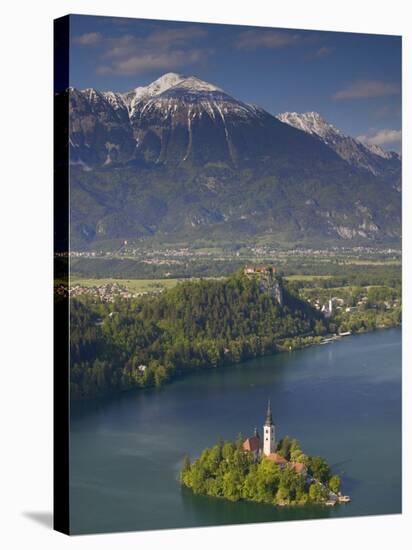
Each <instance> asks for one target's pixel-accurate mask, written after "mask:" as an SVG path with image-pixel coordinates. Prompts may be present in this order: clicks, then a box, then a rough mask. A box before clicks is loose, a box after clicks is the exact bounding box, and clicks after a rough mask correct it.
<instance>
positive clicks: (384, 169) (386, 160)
mask: <svg viewBox="0 0 412 550" xmlns="http://www.w3.org/2000/svg"><path fill="white" fill-rule="evenodd" d="M277 118H278V119H279V120H281V121H282V122H284V123H286V124H289V125H290V126H293V127H294V128H297V129H298V130H302V131H303V132H305V133H307V134H310V135H313V136H317V137H319V138H320V139H321V141H322V142H323V143H325V144H326V145H327V146H328V147H330V148H331V149H332V150H333V151H335V152H336V153H337V154H338V155H339V156H340V157H341V158H342V159H344V160H346V161H347V162H348V164H350V165H351V166H353V167H355V168H361V169H364V170H367V171H368V172H370V173H372V174H373V175H375V176H381V177H384V178H386V179H388V180H389V181H390V182H391V183H392V185H393V186H394V187H395V188H397V189H398V190H400V177H401V160H400V156H399V155H398V154H397V153H395V152H393V151H390V152H388V151H384V150H383V149H382V148H381V147H378V146H377V145H367V144H364V143H362V142H361V141H359V140H357V139H355V138H353V137H350V136H347V135H345V134H344V133H343V132H342V131H341V130H339V129H338V128H335V126H333V125H332V124H330V123H329V122H327V121H326V120H325V119H323V118H322V117H321V115H320V114H319V113H315V112H308V113H292V112H286V113H281V114H279V115H278V117H277Z"/></svg>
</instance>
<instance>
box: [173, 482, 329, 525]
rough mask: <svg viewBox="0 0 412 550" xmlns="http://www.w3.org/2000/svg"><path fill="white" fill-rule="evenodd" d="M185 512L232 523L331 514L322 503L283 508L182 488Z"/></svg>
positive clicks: (199, 521)
mask: <svg viewBox="0 0 412 550" xmlns="http://www.w3.org/2000/svg"><path fill="white" fill-rule="evenodd" d="M181 494H182V503H183V508H184V510H185V514H186V515H187V516H190V517H191V519H192V521H193V523H194V524H195V525H201V526H206V525H233V524H242V523H262V522H263V523H264V522H272V521H297V520H303V519H324V518H329V517H331V516H332V515H333V512H332V511H331V509H330V508H325V507H323V506H315V505H314V506H308V505H306V506H295V507H287V506H285V507H284V508H280V507H278V506H277V507H275V506H271V505H270V504H261V503H258V502H250V501H238V502H229V501H227V500H224V499H220V498H214V497H209V496H204V495H194V494H193V492H192V491H191V490H189V489H187V488H185V487H182V488H181Z"/></svg>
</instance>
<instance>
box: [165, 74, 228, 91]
mask: <svg viewBox="0 0 412 550" xmlns="http://www.w3.org/2000/svg"><path fill="white" fill-rule="evenodd" d="M170 89H179V90H180V89H182V90H188V91H190V92H223V90H222V89H221V88H218V87H217V86H215V85H214V84H210V83H209V82H206V81H205V80H201V79H200V78H196V77H195V76H188V77H187V78H185V79H184V80H181V81H180V82H177V83H176V84H175V85H173V87H171V88H170Z"/></svg>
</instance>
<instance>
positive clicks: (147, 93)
mask: <svg viewBox="0 0 412 550" xmlns="http://www.w3.org/2000/svg"><path fill="white" fill-rule="evenodd" d="M185 78H186V76H184V75H181V74H177V73H166V74H164V75H162V76H161V77H160V78H157V79H156V80H154V81H153V82H151V83H150V84H148V85H147V86H138V87H137V88H135V89H134V90H131V91H130V92H126V93H123V94H121V95H122V98H123V101H124V102H125V104H126V105H127V108H128V110H129V114H130V116H132V115H133V114H134V112H135V110H136V107H137V106H138V105H139V104H140V103H141V102H142V101H145V100H149V99H150V98H152V97H154V96H157V95H159V94H161V93H163V92H165V91H166V90H168V89H169V88H171V87H172V86H175V85H176V84H178V83H179V82H181V81H182V80H184V79H185Z"/></svg>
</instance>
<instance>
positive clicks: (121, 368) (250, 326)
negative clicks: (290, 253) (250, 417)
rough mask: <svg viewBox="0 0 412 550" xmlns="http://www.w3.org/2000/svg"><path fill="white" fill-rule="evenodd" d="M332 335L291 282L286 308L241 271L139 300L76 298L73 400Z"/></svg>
mask: <svg viewBox="0 0 412 550" xmlns="http://www.w3.org/2000/svg"><path fill="white" fill-rule="evenodd" d="M325 331H326V325H325V323H324V320H323V316H322V315H321V314H320V312H318V311H316V310H315V309H314V308H313V307H312V306H310V305H309V304H307V303H306V302H304V301H303V300H301V299H300V298H299V297H298V296H297V295H296V294H294V293H293V291H290V290H289V289H288V286H287V284H286V283H285V284H284V285H283V305H282V306H281V305H279V303H278V302H277V300H276V298H275V297H274V296H272V295H270V294H269V293H268V292H266V291H265V290H262V289H261V287H260V284H259V281H258V280H257V279H255V278H248V277H246V276H245V275H243V273H242V272H238V273H236V274H234V275H233V276H231V277H229V278H227V279H223V280H199V281H197V282H184V283H181V284H179V285H177V286H175V287H174V288H171V289H168V290H166V291H165V292H163V293H162V294H159V295H155V296H144V297H141V298H139V299H132V300H116V301H115V302H113V303H102V302H100V301H98V300H91V299H87V298H85V299H83V300H81V299H72V300H71V342H70V344H71V345H70V357H71V376H70V381H71V392H72V393H71V395H72V397H73V398H75V399H82V398H90V397H99V396H103V395H107V394H110V393H113V392H115V391H121V390H126V389H130V388H133V387H148V386H153V385H156V386H160V385H161V384H163V383H164V382H166V381H168V380H170V379H172V378H174V377H176V376H180V375H182V374H184V373H186V372H190V371H193V370H196V369H199V368H213V367H215V368H216V367H221V366H224V365H228V364H233V363H238V362H241V361H245V360H247V359H252V358H254V357H259V356H262V355H268V354H272V353H275V352H276V351H277V349H278V348H277V342H278V341H281V340H283V339H285V338H291V337H295V336H298V335H304V334H312V333H316V334H317V333H323V332H325Z"/></svg>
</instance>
